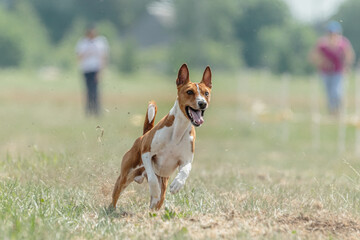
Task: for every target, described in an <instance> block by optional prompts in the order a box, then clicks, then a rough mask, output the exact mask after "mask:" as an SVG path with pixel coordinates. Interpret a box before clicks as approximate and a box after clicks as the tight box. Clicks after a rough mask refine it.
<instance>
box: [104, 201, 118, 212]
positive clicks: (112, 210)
mask: <svg viewBox="0 0 360 240" xmlns="http://www.w3.org/2000/svg"><path fill="white" fill-rule="evenodd" d="M115 210H116V207H114V206H113V204H112V203H110V205H109V206H108V207H107V208H106V209H105V212H106V213H107V214H111V213H113V212H114V211H115Z"/></svg>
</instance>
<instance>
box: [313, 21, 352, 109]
mask: <svg viewBox="0 0 360 240" xmlns="http://www.w3.org/2000/svg"><path fill="white" fill-rule="evenodd" d="M326 30H327V34H326V35H325V36H323V37H321V38H320V39H319V40H318V42H317V44H316V47H315V49H314V50H313V51H312V54H311V60H312V62H313V63H314V64H315V65H316V67H317V68H318V70H319V72H320V74H321V77H322V79H323V81H324V85H325V89H326V95H327V100H328V109H329V112H330V114H332V115H338V114H339V112H340V109H341V105H342V98H343V91H344V90H343V85H344V73H345V71H346V70H347V69H348V68H350V67H351V65H352V64H353V62H354V57H355V54H354V50H353V48H352V46H351V43H350V41H349V40H348V39H347V38H346V37H344V36H343V35H342V27H341V25H340V23H339V22H336V21H331V22H329V23H328V25H327V27H326Z"/></svg>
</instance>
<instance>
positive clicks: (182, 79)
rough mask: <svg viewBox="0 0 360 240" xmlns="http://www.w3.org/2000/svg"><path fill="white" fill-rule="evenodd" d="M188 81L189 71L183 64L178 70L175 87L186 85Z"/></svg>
mask: <svg viewBox="0 0 360 240" xmlns="http://www.w3.org/2000/svg"><path fill="white" fill-rule="evenodd" d="M189 81H190V80H189V69H188V67H187V65H186V63H184V64H183V65H182V66H181V67H180V69H179V73H178V78H177V79H176V85H178V86H180V85H183V84H185V83H188V82H189Z"/></svg>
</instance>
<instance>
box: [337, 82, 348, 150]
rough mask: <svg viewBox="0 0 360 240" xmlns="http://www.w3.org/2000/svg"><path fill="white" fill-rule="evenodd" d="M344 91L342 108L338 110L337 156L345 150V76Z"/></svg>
mask: <svg viewBox="0 0 360 240" xmlns="http://www.w3.org/2000/svg"><path fill="white" fill-rule="evenodd" d="M342 81H344V85H343V87H344V89H343V93H344V95H343V99H342V107H341V108H340V112H339V114H340V115H339V131H338V151H339V154H342V153H344V152H345V150H346V144H345V141H346V124H345V121H346V115H347V85H348V79H346V76H344V79H342Z"/></svg>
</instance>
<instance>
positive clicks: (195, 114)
mask: <svg viewBox="0 0 360 240" xmlns="http://www.w3.org/2000/svg"><path fill="white" fill-rule="evenodd" d="M190 111H191V113H192V117H193V120H194V122H195V123H197V124H199V125H201V124H203V122H204V118H203V117H202V116H201V111H200V110H198V111H194V110H192V109H190Z"/></svg>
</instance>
